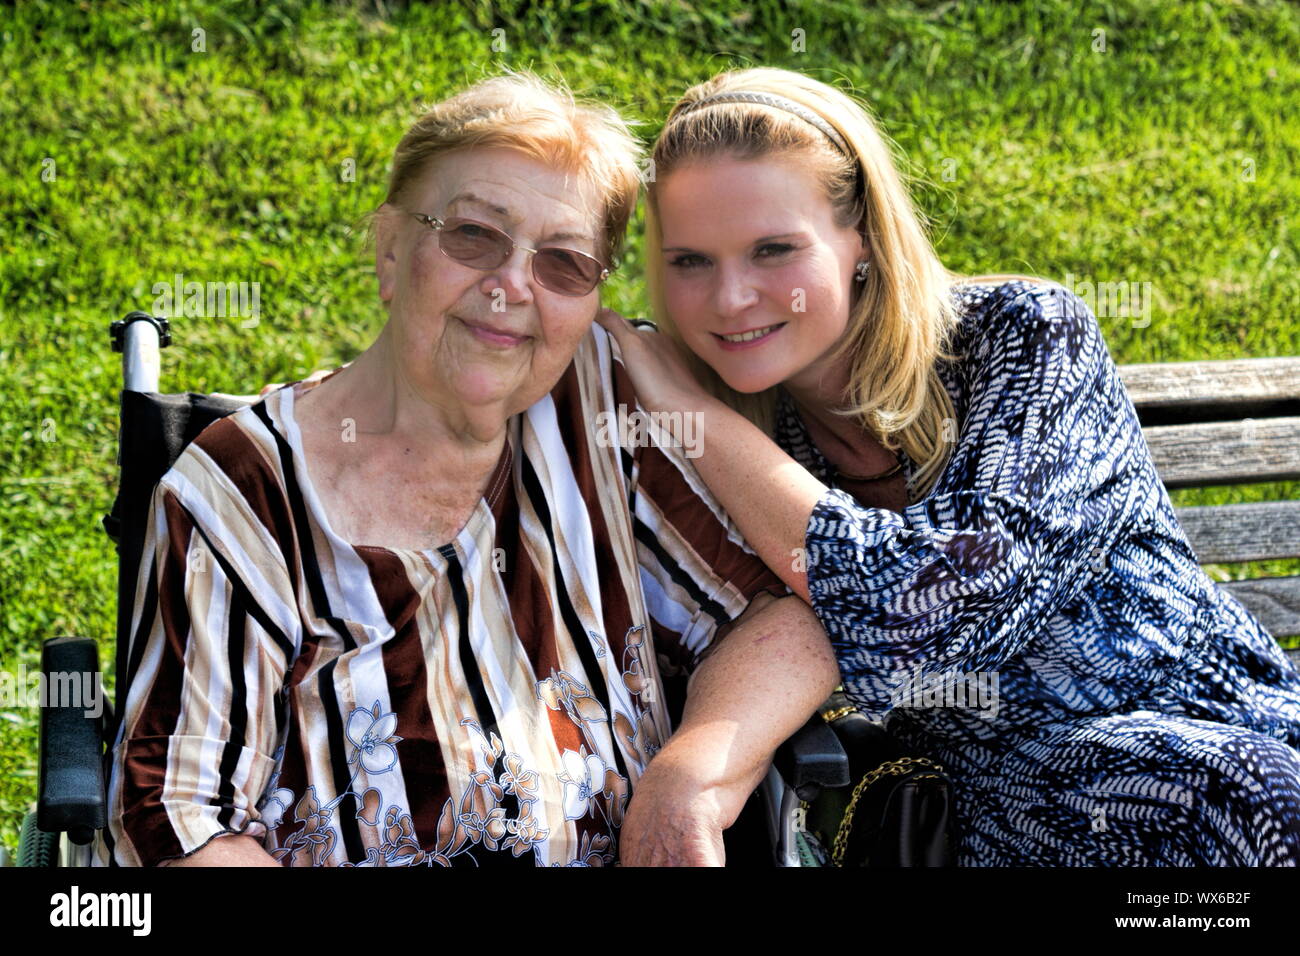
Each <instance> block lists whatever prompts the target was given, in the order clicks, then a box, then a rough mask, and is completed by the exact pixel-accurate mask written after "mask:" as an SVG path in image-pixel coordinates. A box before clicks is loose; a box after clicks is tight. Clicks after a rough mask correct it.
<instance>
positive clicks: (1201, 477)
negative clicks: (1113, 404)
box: [1142, 416, 1300, 488]
mask: <svg viewBox="0 0 1300 956" xmlns="http://www.w3.org/2000/svg"><path fill="white" fill-rule="evenodd" d="M1142 435H1143V437H1145V438H1146V442H1147V446H1148V447H1149V448H1150V449H1151V457H1152V459H1153V460H1154V461H1155V464H1156V470H1157V471H1159V473H1160V477H1161V479H1162V480H1163V481H1164V483H1165V487H1167V488H1199V487H1202V486H1204V485H1239V484H1253V483H1256V482H1262V481H1294V480H1296V479H1297V478H1300V416H1295V417H1287V418H1260V419H1245V420H1242V421H1230V422H1205V423H1202V424H1195V425H1158V426H1154V427H1151V428H1144V429H1143V430H1142Z"/></svg>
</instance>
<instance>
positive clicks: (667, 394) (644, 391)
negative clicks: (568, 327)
mask: <svg viewBox="0 0 1300 956" xmlns="http://www.w3.org/2000/svg"><path fill="white" fill-rule="evenodd" d="M596 321H597V322H598V323H600V325H601V327H602V328H604V329H605V330H606V331H607V332H609V334H610V335H612V336H614V339H615V341H617V342H618V347H619V350H620V351H621V352H622V353H623V365H624V367H625V368H626V369H627V372H628V374H629V375H630V376H631V377H632V386H633V387H634V388H635V389H636V397H637V401H638V402H640V404H641V407H642V408H644V409H645V410H646V411H648V412H678V411H680V412H693V411H699V410H701V409H703V408H704V407H705V406H706V405H709V404H710V403H712V402H714V401H716V399H714V398H713V396H711V395H710V394H709V393H708V391H706V390H705V388H704V387H703V386H702V385H700V383H699V382H698V381H697V380H696V378H695V376H694V375H693V374H692V373H691V370H690V368H689V367H688V366H687V364H686V361H685V360H684V359H683V357H682V353H681V351H680V349H679V347H678V346H677V345H676V343H674V342H673V340H672V339H670V338H669V337H668V336H666V335H664V334H663V333H662V332H655V331H651V330H650V329H638V328H637V327H636V326H634V325H632V323H631V322H629V321H628V320H627V319H625V318H623V316H621V315H619V314H618V313H617V312H615V311H614V310H613V309H601V310H600V314H599V315H597V316H596Z"/></svg>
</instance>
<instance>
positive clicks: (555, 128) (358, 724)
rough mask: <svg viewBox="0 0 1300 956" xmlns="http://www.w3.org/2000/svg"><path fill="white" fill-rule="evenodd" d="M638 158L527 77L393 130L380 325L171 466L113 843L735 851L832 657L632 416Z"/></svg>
mask: <svg viewBox="0 0 1300 956" xmlns="http://www.w3.org/2000/svg"><path fill="white" fill-rule="evenodd" d="M638 158H639V157H638V152H637V147H636V145H635V142H634V140H633V139H632V138H631V136H630V135H629V134H628V132H627V130H626V128H625V127H624V125H623V124H622V122H621V121H619V120H618V118H617V117H616V115H614V114H612V113H611V112H610V111H608V110H606V109H603V108H597V107H588V106H583V105H580V104H577V103H575V102H573V101H572V99H571V98H569V97H567V96H565V95H563V94H561V93H558V92H556V91H554V90H552V89H550V88H548V87H546V86H545V85H543V84H541V83H540V81H537V80H535V79H534V78H531V77H513V76H512V77H503V78H497V79H493V80H489V81H486V82H484V83H481V84H479V85H478V86H475V87H473V88H472V89H470V90H468V91H466V92H465V93H462V94H461V95H458V96H456V97H454V98H452V99H450V100H448V101H446V102H444V103H441V104H439V105H438V106H436V107H434V108H433V109H432V110H431V111H430V112H428V113H427V114H426V115H424V116H423V117H422V118H421V119H420V120H419V121H418V122H417V123H416V124H415V126H414V127H413V128H412V129H411V130H410V131H409V132H408V133H407V135H406V136H405V138H404V139H403V140H402V142H401V144H400V145H399V146H398V148H397V151H396V154H395V156H394V160H393V169H392V176H391V180H390V184H389V189H388V195H387V200H386V202H385V203H384V204H383V205H382V206H381V208H380V209H379V210H378V213H377V216H376V218H375V234H376V255H375V261H376V270H377V273H378V279H379V296H380V299H381V300H382V301H383V302H384V303H385V305H386V307H387V311H388V321H387V323H386V325H385V326H384V328H383V330H382V332H381V333H380V335H379V337H378V338H377V339H376V340H375V342H374V343H373V345H372V346H371V347H370V348H369V349H368V350H367V351H366V352H365V353H364V354H363V355H362V356H361V357H360V358H358V359H357V360H356V361H355V362H354V363H352V364H351V365H349V366H346V367H344V368H342V369H340V370H337V371H335V372H333V373H332V374H330V375H329V376H327V377H325V378H323V379H321V380H319V381H316V382H314V383H312V382H299V383H295V384H293V385H291V386H286V387H284V388H281V389H279V390H277V391H275V392H273V393H272V394H270V395H269V396H267V398H266V399H265V400H264V401H261V402H258V403H257V404H254V405H252V406H251V407H248V408H245V409H242V410H241V411H239V412H237V413H236V414H234V415H232V416H230V417H229V418H227V419H225V420H223V421H221V422H218V423H217V424H215V425H213V426H212V427H210V428H209V429H207V430H206V431H205V432H204V433H203V434H202V435H200V436H199V438H198V439H197V440H196V441H195V442H194V443H193V445H191V446H190V447H189V448H188V449H187V450H186V451H185V453H184V454H183V455H182V456H181V457H180V459H179V460H178V461H177V462H176V464H175V466H174V467H173V468H172V470H171V471H170V472H169V473H168V474H167V475H166V476H165V477H164V478H163V479H162V481H161V483H160V484H159V486H158V488H157V491H156V494H155V497H154V502H153V522H152V527H151V529H150V539H149V540H148V541H147V542H146V552H145V553H146V555H149V554H152V556H153V557H152V561H149V560H146V561H145V562H144V566H143V570H142V573H141V579H140V582H139V586H138V591H137V598H136V607H135V612H134V627H133V633H134V635H135V636H134V639H133V641H132V647H131V653H130V662H131V670H130V673H129V674H128V675H125V677H124V680H127V681H129V693H128V694H127V695H126V700H125V716H124V719H123V721H122V728H121V730H120V731H119V736H118V739H117V741H116V744H115V747H114V749H113V753H112V777H111V783H110V798H109V799H110V805H111V808H110V819H111V822H110V827H109V831H108V832H107V833H106V835H105V836H104V838H103V841H102V843H101V844H100V845H99V847H98V853H97V860H98V862H100V863H104V864H109V863H114V864H117V865H145V866H149V865H156V864H159V863H162V862H164V861H178V862H181V863H187V864H239V865H277V864H279V865H293V866H312V865H314V866H327V865H343V866H348V865H358V864H368V865H398V864H401V865H411V864H429V865H433V864H440V865H479V866H482V865H488V864H495V863H518V864H525V865H535V864H536V865H565V864H577V865H582V864H611V863H614V862H619V861H621V862H623V863H661V862H663V863H667V862H689V863H709V862H721V859H722V841H721V831H722V830H723V829H724V828H725V827H727V826H729V825H730V824H731V823H732V822H733V821H734V820H735V818H736V816H737V815H738V813H739V811H740V809H741V807H742V806H743V804H744V802H745V799H746V797H747V796H748V795H749V793H750V792H751V791H752V790H753V788H754V786H755V785H756V784H757V783H758V781H759V780H760V779H761V777H762V775H763V773H764V771H765V770H766V767H767V764H768V763H769V761H770V759H771V755H772V753H773V752H774V750H775V748H776V746H777V745H778V744H779V743H780V742H781V741H782V740H783V739H784V738H785V737H787V736H788V735H789V734H790V733H792V732H793V731H794V730H795V729H796V728H797V727H798V726H799V725H800V724H801V723H802V722H803V721H804V720H805V719H806V718H807V717H808V715H809V714H811V713H812V712H813V710H814V709H815V708H816V706H817V705H818V704H820V703H821V702H822V701H823V700H824V699H825V697H826V696H827V694H828V693H829V692H830V690H831V689H832V688H833V687H834V686H835V684H836V682H837V679H838V672H837V670H836V667H835V663H834V657H833V654H832V652H831V649H830V645H829V641H828V640H827V638H826V636H825V634H824V632H823V631H822V629H821V627H820V626H819V624H818V623H817V620H816V617H815V616H814V614H813V613H812V611H811V610H810V609H809V608H808V607H807V606H806V605H805V604H804V603H803V602H802V601H800V600H799V599H798V598H797V597H794V596H791V595H789V593H788V589H787V588H786V587H785V585H784V584H782V582H781V581H780V579H779V578H778V577H776V576H775V575H773V574H772V573H771V572H770V571H769V570H768V569H767V568H766V567H765V566H764V564H763V562H762V561H761V560H760V559H759V558H758V557H757V556H755V554H754V553H753V552H752V551H751V550H750V549H749V548H748V547H747V546H746V545H745V544H744V542H743V540H742V539H741V537H740V536H739V534H738V533H737V532H736V530H735V526H734V525H733V524H732V522H731V520H730V519H729V518H728V516H727V515H726V513H725V512H724V511H723V510H722V509H721V508H720V506H719V505H718V504H717V502H716V500H715V499H714V498H713V497H711V496H710V494H709V493H708V492H707V491H706V490H705V488H704V486H703V483H702V482H701V481H700V480H699V477H698V475H697V474H696V473H695V471H694V469H693V468H692V466H691V461H690V459H689V458H688V457H687V455H686V453H685V451H684V450H683V449H682V448H681V447H677V446H675V445H674V444H673V443H672V441H671V440H670V439H669V438H668V437H667V436H660V435H659V433H658V432H657V431H656V429H655V428H654V427H651V428H650V430H649V433H650V438H651V440H650V441H642V442H635V441H632V440H631V435H630V431H629V430H627V429H621V428H618V427H611V423H612V422H613V423H615V425H616V423H617V420H618V419H617V416H618V414H619V409H620V407H623V408H626V409H633V410H634V409H636V407H637V398H636V394H635V392H634V390H633V387H632V384H631V379H630V378H629V377H628V375H627V374H626V372H625V371H624V369H623V366H622V360H621V357H620V353H619V350H618V347H617V345H616V343H615V342H614V341H613V340H612V339H611V338H610V337H609V335H608V333H606V332H605V331H604V330H603V329H601V328H600V327H599V326H593V324H592V322H593V319H594V318H595V316H596V313H597V311H598V309H599V296H598V292H597V289H598V286H599V283H600V281H601V280H602V279H603V278H604V277H605V276H606V275H607V274H608V268H609V266H608V264H609V263H610V262H611V261H612V259H613V257H614V255H615V254H616V252H617V251H618V248H619V244H620V241H621V238H622V234H623V231H624V229H625V227H626V223H627V220H628V217H629V215H630V212H631V210H632V209H633V207H634V205H635V200H636V191H637V171H638ZM638 434H640V432H638ZM724 635H725V639H724ZM688 676H689V696H687V697H685V700H684V704H683V700H682V696H683V691H684V688H682V687H681V686H680V685H681V684H682V683H683V682H684V681H685V680H686V678H687V677H688ZM674 727H675V728H676V729H675V732H674ZM218 837H219V838H220V839H215V838H218Z"/></svg>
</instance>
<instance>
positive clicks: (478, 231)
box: [411, 212, 610, 296]
mask: <svg viewBox="0 0 1300 956" xmlns="http://www.w3.org/2000/svg"><path fill="white" fill-rule="evenodd" d="M411 215H412V216H414V217H415V218H416V219H418V220H420V222H422V223H424V224H425V225H426V226H428V227H429V228H430V229H432V230H433V231H434V232H436V233H437V234H438V247H439V248H440V249H441V250H442V253H443V255H445V256H446V257H447V258H449V259H455V260H456V261H457V262H460V263H463V264H464V265H467V266H469V267H470V268H471V269H482V270H483V271H485V272H486V271H488V270H491V269H496V268H499V267H500V266H501V264H502V263H504V262H505V261H506V260H507V259H509V258H510V254H511V253H512V252H514V251H515V249H516V248H519V249H523V250H524V251H525V252H531V253H532V254H533V278H535V279H536V280H537V282H538V284H539V285H541V286H542V287H543V288H546V289H550V290H551V291H552V292H558V293H560V295H573V296H583V295H587V294H588V293H590V292H591V290H592V289H594V288H596V286H598V285H600V284H601V283H602V282H604V281H605V280H606V279H607V278H609V272H610V270H609V269H608V267H606V266H605V264H604V263H603V262H601V261H600V260H599V259H596V258H593V257H592V256H589V255H587V254H586V253H585V252H578V251H577V250H576V249H565V248H563V247H562V246H546V247H545V248H542V249H529V248H528V247H527V246H521V245H519V243H517V242H515V241H514V240H513V239H511V238H510V237H509V236H507V235H506V234H505V233H504V232H502V231H501V230H500V229H496V228H493V227H492V226H489V225H487V223H482V222H476V221H475V220H473V219H459V218H451V219H435V218H434V217H433V216H426V215H425V214H424V213H419V212H413V213H411Z"/></svg>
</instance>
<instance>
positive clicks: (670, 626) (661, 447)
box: [596, 326, 791, 672]
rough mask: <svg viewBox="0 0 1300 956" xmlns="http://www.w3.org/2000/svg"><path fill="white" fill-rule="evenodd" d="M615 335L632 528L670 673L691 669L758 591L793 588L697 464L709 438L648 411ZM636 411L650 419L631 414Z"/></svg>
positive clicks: (658, 648)
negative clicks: (664, 424)
mask: <svg viewBox="0 0 1300 956" xmlns="http://www.w3.org/2000/svg"><path fill="white" fill-rule="evenodd" d="M596 328H599V326H597V327H596ZM601 332H602V333H603V332H604V330H603V329H602V330H601ZM609 341H610V344H611V346H612V347H613V348H614V350H615V351H614V355H615V358H616V360H615V361H614V363H613V369H614V394H615V398H616V401H617V403H618V404H619V405H620V406H621V407H623V408H626V409H627V410H628V418H629V427H628V428H627V429H626V430H623V429H620V442H622V443H624V453H625V454H626V455H628V456H629V457H630V458H631V463H632V476H631V481H630V482H629V490H630V499H631V501H630V506H631V511H632V523H633V535H634V537H635V539H636V550H637V562H638V565H639V567H640V576H641V587H642V591H643V593H644V595H645V599H646V605H647V609H648V611H649V613H650V617H651V619H652V629H653V631H654V635H655V649H656V652H657V653H658V654H659V655H660V656H661V657H666V658H667V662H668V663H669V665H670V668H669V671H670V672H671V671H672V670H673V669H676V668H680V669H681V670H683V671H686V672H690V671H693V670H694V668H695V666H696V665H697V664H698V663H699V660H700V657H701V655H703V653H704V652H705V650H706V649H707V648H708V647H709V645H710V644H711V643H712V642H713V640H714V638H715V637H717V636H718V634H719V633H720V632H721V631H724V630H725V629H726V626H727V625H729V624H730V623H731V622H732V621H734V620H735V619H736V618H738V617H740V616H741V615H742V614H743V613H744V612H745V610H746V608H748V607H749V604H750V601H752V600H753V599H754V598H755V597H756V596H758V595H759V594H760V593H763V592H767V593H770V594H772V595H774V596H777V597H784V596H786V595H788V594H790V593H791V592H790V589H789V587H788V586H787V585H786V584H785V582H784V581H782V580H781V578H780V576H778V575H777V574H774V573H773V572H772V571H771V570H770V569H769V568H768V567H767V565H766V564H764V563H763V560H762V559H761V558H760V557H759V556H758V555H757V554H755V553H754V551H753V550H752V549H751V548H750V547H749V545H748V544H746V542H745V540H744V538H743V537H742V536H741V534H740V531H739V529H738V528H737V527H736V524H735V522H734V521H733V520H732V519H731V517H730V515H728V514H727V512H726V510H725V509H724V508H723V507H722V505H721V504H720V503H719V502H718V500H717V499H716V498H715V497H714V496H713V495H712V493H710V491H709V489H708V487H707V486H706V485H705V483H704V480H703V479H702V478H701V477H700V475H699V472H698V471H696V469H695V465H694V464H693V462H692V458H691V455H692V453H693V448H694V447H695V446H694V440H695V439H700V438H702V436H700V435H698V434H697V433H693V432H692V431H690V430H689V428H690V426H689V425H686V424H685V423H683V426H684V428H685V429H686V430H684V431H679V432H678V434H679V436H680V438H679V440H674V438H673V435H672V432H671V431H669V430H667V429H663V428H660V427H658V425H657V424H656V422H655V421H654V420H653V419H651V418H649V417H648V416H645V413H644V411H643V410H642V408H641V406H640V405H639V404H637V402H636V396H635V393H634V391H633V389H632V383H631V379H630V377H629V376H628V375H627V373H626V371H625V370H624V369H623V365H622V359H621V357H619V354H618V351H617V343H616V342H615V341H614V340H613V339H612V338H610V339H609ZM634 415H640V416H645V417H641V418H639V419H635V420H633V416H634ZM627 439H631V440H627Z"/></svg>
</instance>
